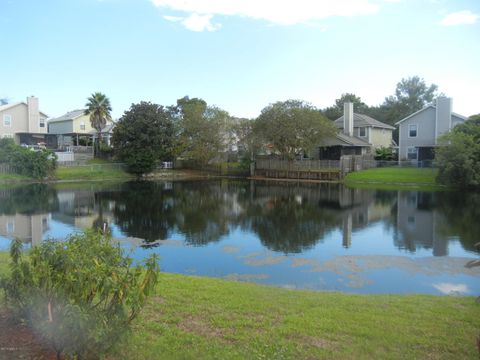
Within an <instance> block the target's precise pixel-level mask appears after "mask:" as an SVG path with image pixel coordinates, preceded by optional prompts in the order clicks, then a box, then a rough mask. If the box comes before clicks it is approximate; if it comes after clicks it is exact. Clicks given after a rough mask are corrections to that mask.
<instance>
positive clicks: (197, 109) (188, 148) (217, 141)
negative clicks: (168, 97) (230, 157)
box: [175, 96, 230, 166]
mask: <svg viewBox="0 0 480 360" xmlns="http://www.w3.org/2000/svg"><path fill="white" fill-rule="evenodd" d="M175 112H176V120H177V132H178V140H179V141H178V146H177V149H176V153H177V155H179V156H182V157H185V158H187V159H191V160H194V161H195V162H197V163H198V164H199V165H201V166H203V165H206V164H207V163H208V162H209V161H211V160H212V159H214V158H215V157H217V156H218V155H219V153H220V152H221V151H222V150H226V147H227V142H228V139H227V135H228V131H227V130H228V127H229V124H230V115H229V114H228V113H227V112H226V111H224V110H222V109H220V108H217V107H215V106H208V105H207V103H206V102H205V100H203V99H199V98H192V99H190V98H189V97H188V96H185V97H183V98H181V99H178V100H177V106H176V107H175Z"/></svg>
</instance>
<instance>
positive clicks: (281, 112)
mask: <svg viewBox="0 0 480 360" xmlns="http://www.w3.org/2000/svg"><path fill="white" fill-rule="evenodd" d="M254 131H255V133H256V134H257V136H259V137H260V138H261V139H263V141H264V143H269V144H270V145H271V146H272V149H273V150H274V151H277V152H278V153H279V154H280V155H281V156H282V157H283V158H285V159H288V160H293V159H294V158H295V157H296V156H297V155H299V154H305V153H308V152H309V151H310V150H312V149H313V148H314V147H315V146H318V144H319V143H320V142H321V141H322V140H323V139H324V138H325V137H328V136H333V135H334V134H335V132H336V129H335V127H334V125H333V123H332V122H331V121H329V120H328V119H327V118H326V117H324V116H323V115H322V114H321V113H320V112H319V111H318V110H317V109H316V108H314V107H313V106H312V105H310V104H308V103H306V102H304V101H301V100H287V101H283V102H276V103H274V104H270V105H269V106H267V107H265V108H264V109H263V110H262V112H261V114H260V116H259V117H258V118H257V120H256V123H255V129H254Z"/></svg>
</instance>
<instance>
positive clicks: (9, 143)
mask: <svg viewBox="0 0 480 360" xmlns="http://www.w3.org/2000/svg"><path fill="white" fill-rule="evenodd" d="M0 163H6V164H9V165H11V166H12V168H13V169H14V172H15V173H17V174H20V175H25V176H29V177H33V178H35V179H43V178H45V177H48V176H50V175H52V174H53V172H54V171H55V168H56V164H57V157H56V156H55V154H53V153H52V152H51V151H49V150H40V151H33V150H31V149H28V148H23V147H21V146H19V145H16V144H15V143H14V141H13V140H12V139H0Z"/></svg>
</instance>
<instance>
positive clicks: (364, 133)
mask: <svg viewBox="0 0 480 360" xmlns="http://www.w3.org/2000/svg"><path fill="white" fill-rule="evenodd" d="M358 135H360V136H361V137H366V136H367V128H364V127H361V128H358Z"/></svg>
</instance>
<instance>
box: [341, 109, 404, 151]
mask: <svg viewBox="0 0 480 360" xmlns="http://www.w3.org/2000/svg"><path fill="white" fill-rule="evenodd" d="M345 107H349V108H351V110H350V109H344V110H345V113H344V115H343V116H342V117H340V118H338V119H337V120H335V126H336V127H337V128H338V129H339V130H342V131H344V129H345V116H346V115H345V114H353V123H351V122H348V123H349V124H351V125H353V128H351V129H349V131H348V135H350V136H355V137H357V138H358V139H360V140H363V141H365V142H367V143H369V144H370V145H371V146H372V147H373V148H374V149H376V148H380V147H391V146H392V145H394V144H393V141H392V134H393V130H395V128H394V127H393V126H390V125H388V124H385V123H382V122H380V121H378V120H375V119H374V118H371V117H370V116H367V115H363V114H357V113H355V112H353V104H352V103H346V104H345ZM347 116H348V115H347Z"/></svg>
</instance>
